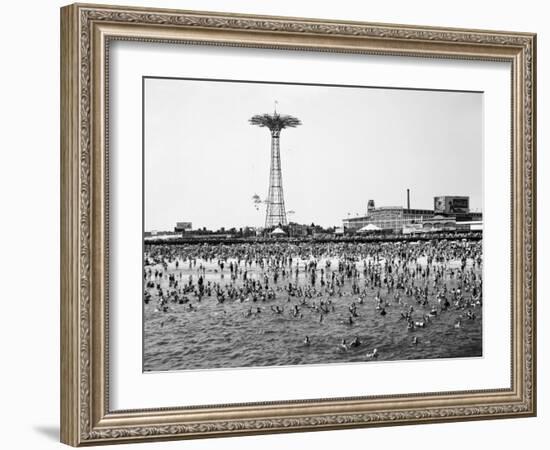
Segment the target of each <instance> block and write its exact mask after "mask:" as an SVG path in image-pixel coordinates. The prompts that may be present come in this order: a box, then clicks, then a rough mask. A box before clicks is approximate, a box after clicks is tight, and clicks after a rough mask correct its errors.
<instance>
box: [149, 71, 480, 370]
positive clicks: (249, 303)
mask: <svg viewBox="0 0 550 450" xmlns="http://www.w3.org/2000/svg"><path fill="white" fill-rule="evenodd" d="M142 86H143V111H142V117H143V266H142V267H143V298H142V302H143V370H144V371H145V372H154V371H172V370H205V369H229V368H245V367H246V368H253V367H272V366H295V365H313V364H316V365H319V364H347V363H355V364H365V363H369V364H370V363H375V362H377V361H379V362H380V361H403V360H426V359H436V358H478V357H482V356H483V339H482V338H483V99H484V97H483V92H480V91H452V90H426V89H415V88H410V87H406V88H405V87H385V86H350V85H320V84H304V83H281V82H266V81H261V82H260V81H254V80H219V79H190V78H160V77H144V78H143V85H142Z"/></svg>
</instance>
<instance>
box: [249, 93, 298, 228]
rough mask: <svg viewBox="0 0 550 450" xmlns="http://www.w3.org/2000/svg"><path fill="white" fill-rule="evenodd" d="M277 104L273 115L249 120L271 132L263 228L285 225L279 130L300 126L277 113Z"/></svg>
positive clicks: (289, 118)
mask: <svg viewBox="0 0 550 450" xmlns="http://www.w3.org/2000/svg"><path fill="white" fill-rule="evenodd" d="M277 104H278V102H277V100H275V104H274V112H273V115H270V114H260V115H256V116H253V117H251V118H250V119H249V122H250V124H251V125H257V126H259V127H266V128H269V131H270V132H271V168H270V170H269V193H268V196H267V209H266V214H265V228H273V227H276V226H279V225H282V226H285V225H287V220H286V210H285V200H284V196H283V176H282V172H281V150H280V146H279V138H280V135H281V130H283V129H285V128H295V127H297V126H298V125H301V124H302V122H301V121H300V120H299V119H297V118H296V117H293V116H288V115H280V114H279V113H278V112H277Z"/></svg>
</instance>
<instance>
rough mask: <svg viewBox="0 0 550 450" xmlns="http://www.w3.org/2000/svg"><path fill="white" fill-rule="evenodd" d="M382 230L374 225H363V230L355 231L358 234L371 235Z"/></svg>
mask: <svg viewBox="0 0 550 450" xmlns="http://www.w3.org/2000/svg"><path fill="white" fill-rule="evenodd" d="M381 229H382V228H380V227H377V226H376V225H374V224H372V223H369V224H368V225H365V226H364V227H363V228H360V229H359V230H357V232H358V233H371V232H373V231H380V230H381Z"/></svg>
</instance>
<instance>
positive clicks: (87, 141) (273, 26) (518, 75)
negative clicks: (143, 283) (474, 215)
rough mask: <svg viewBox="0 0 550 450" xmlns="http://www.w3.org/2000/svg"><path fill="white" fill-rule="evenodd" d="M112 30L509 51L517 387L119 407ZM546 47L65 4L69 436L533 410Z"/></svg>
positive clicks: (155, 36)
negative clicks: (113, 336)
mask: <svg viewBox="0 0 550 450" xmlns="http://www.w3.org/2000/svg"><path fill="white" fill-rule="evenodd" d="M114 39H126V40H127V39H133V40H139V41H159V42H167V41H168V42H180V43H186V42H187V43H206V44H210V45H223V46H250V47H264V48H276V49H277V48H279V49H280V48H284V49H295V50H316V51H327V52H353V53H365V54H384V55H408V56H419V57H427V58H459V59H472V60H476V59H477V60H498V61H508V62H510V63H511V66H512V80H513V81H512V86H511V98H512V111H513V113H512V118H511V124H512V186H511V190H512V203H513V204H512V358H511V367H512V385H511V386H510V388H509V389H499V390H486V391H477V392H474V391H469V392H449V393H426V394H410V395H399V396H386V397H371V398H365V397H356V398H355V397H354V398H350V399H327V400H311V401H291V402H281V403H254V404H241V405H233V406H212V407H200V408H196V407H195V408H185V407H184V406H182V407H181V408H175V409H157V410H139V411H110V409H109V404H108V389H107V382H108V373H107V361H108V334H107V313H108V302H107V298H106V287H107V285H108V278H107V276H108V273H107V265H106V262H107V254H108V242H107V234H106V229H107V228H106V227H107V220H106V219H107V215H106V212H107V207H108V203H107V202H108V198H107V197H106V186H107V183H108V179H107V173H106V170H105V168H106V164H107V147H106V142H107V141H106V138H107V132H108V128H107V114H108V111H107V110H106V98H107V97H106V96H107V92H106V89H107V83H106V62H107V58H108V49H109V42H110V41H111V40H114ZM535 52H536V36H535V35H534V34H529V33H510V32H500V31H482V30H465V29H443V28H432V27H416V26H404V25H384V24H372V23H359V22H336V21H329V20H315V19H297V18H288V17H260V16H249V15H241V14H226V13H223V14H221V13H209V12H208V13H206V12H195V11H174V10H158V9H142V8H129V7H111V6H99V5H80V4H75V5H71V6H67V7H64V8H62V9H61V242H62V244H61V440H62V442H64V443H67V444H70V445H73V446H79V445H86V444H106V443H120V442H129V441H145V440H160V439H177V438H199V437H214V436H230V435H243V434H259V433H276V432H296V431H311V430H326V429H335V428H351V427H366V426H381V425H398V424H419V423H426V422H443V421H456V420H472V419H492V418H503V417H520V416H533V415H535V414H536V351H535V350H536V335H535V331H536V330H535V328H536V327H535V325H536V316H535V312H536V311H535V289H536V279H535V276H536V271H535V269H536V267H535V264H536V210H535V205H536V194H535V188H536V185H535V183H536V171H535V170H536V169H535V163H536V161H535V138H536V135H535V82H536V80H535ZM503 157H504V156H503Z"/></svg>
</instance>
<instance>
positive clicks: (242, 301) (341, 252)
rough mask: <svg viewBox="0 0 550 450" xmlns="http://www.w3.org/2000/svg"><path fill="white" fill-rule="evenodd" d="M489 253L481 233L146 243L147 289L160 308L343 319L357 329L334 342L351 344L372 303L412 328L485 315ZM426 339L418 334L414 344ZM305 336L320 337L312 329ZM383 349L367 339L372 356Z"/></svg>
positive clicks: (357, 341)
mask: <svg viewBox="0 0 550 450" xmlns="http://www.w3.org/2000/svg"><path fill="white" fill-rule="evenodd" d="M482 261H483V258H482V242H481V241H473V240H439V241H423V242H421V241H418V242H389V243H388V242H376V243H341V242H340V243H338V242H325V243H313V242H302V243H286V242H273V243H254V242H250V243H238V244H230V245H224V244H208V243H205V244H182V245H169V244H168V245H145V254H144V270H143V279H144V297H143V299H144V302H145V304H146V305H147V306H146V308H148V310H149V311H150V312H151V314H155V315H157V316H158V315H160V316H162V315H167V314H197V313H200V311H201V309H202V308H201V305H204V304H205V302H207V303H208V304H209V305H215V308H214V310H216V311H221V312H222V313H223V314H226V313H227V312H228V311H229V310H230V309H231V308H237V307H238V308H239V311H240V314H241V317H242V319H241V320H253V319H254V318H255V317H259V316H260V315H261V316H262V317H265V316H266V315H270V316H272V317H274V318H278V317H286V318H288V319H289V324H288V326H289V327H292V326H293V325H292V324H293V322H295V321H310V322H315V323H318V324H319V325H320V326H322V325H323V324H324V323H326V322H327V321H337V322H338V323H340V324H342V325H345V326H346V327H349V328H348V329H349V332H348V334H349V335H345V336H334V339H335V348H336V349H337V350H338V351H341V352H348V351H351V350H352V349H357V348H364V347H365V346H364V343H363V341H362V340H361V337H360V335H361V333H364V331H362V330H361V331H356V330H355V329H354V326H355V324H356V322H357V320H358V318H359V317H361V315H362V314H364V311H365V308H366V309H367V310H368V311H369V314H370V313H372V314H376V315H377V316H378V317H379V318H380V319H381V320H391V321H396V320H397V321H402V329H403V332H404V333H407V332H410V331H415V330H422V329H425V328H427V327H430V326H431V323H432V322H433V321H437V320H438V319H439V318H440V317H441V316H442V315H445V314H453V325H454V328H455V329H460V328H461V327H462V326H463V325H464V323H465V322H466V321H475V320H479V315H480V311H481V305H482V302H483V297H482V292H483V279H482ZM208 311H212V308H209V309H208ZM390 311H391V312H392V314H388V313H389V312H390ZM390 316H391V317H390ZM421 342H422V340H421V337H420V335H419V334H418V333H413V334H411V336H410V343H411V345H415V346H416V345H419V344H421ZM300 343H301V345H303V346H307V347H314V346H315V340H314V339H313V338H312V337H311V336H309V335H304V336H300ZM379 353H380V352H379V350H378V349H377V348H365V351H364V357H365V359H374V358H377V357H378V355H379Z"/></svg>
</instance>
